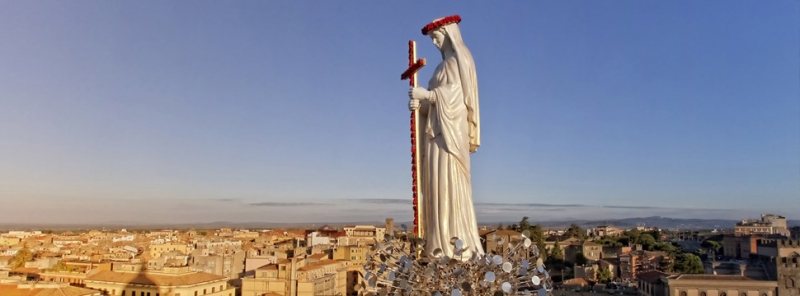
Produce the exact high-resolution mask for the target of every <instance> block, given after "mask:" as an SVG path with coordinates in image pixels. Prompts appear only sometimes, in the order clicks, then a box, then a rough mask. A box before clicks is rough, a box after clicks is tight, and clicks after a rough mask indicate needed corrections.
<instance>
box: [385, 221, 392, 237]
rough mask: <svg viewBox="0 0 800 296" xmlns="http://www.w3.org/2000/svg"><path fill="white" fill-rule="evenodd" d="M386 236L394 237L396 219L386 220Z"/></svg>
mask: <svg viewBox="0 0 800 296" xmlns="http://www.w3.org/2000/svg"><path fill="white" fill-rule="evenodd" d="M386 234H388V235H391V236H394V219H392V218H386Z"/></svg>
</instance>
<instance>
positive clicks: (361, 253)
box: [333, 246, 369, 264]
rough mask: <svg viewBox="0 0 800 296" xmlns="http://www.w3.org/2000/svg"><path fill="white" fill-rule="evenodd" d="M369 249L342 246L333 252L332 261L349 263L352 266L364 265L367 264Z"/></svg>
mask: <svg viewBox="0 0 800 296" xmlns="http://www.w3.org/2000/svg"><path fill="white" fill-rule="evenodd" d="M367 253H369V247H366V246H343V247H338V248H336V250H335V251H334V252H333V260H342V261H350V262H351V263H353V264H364V263H365V262H367Z"/></svg>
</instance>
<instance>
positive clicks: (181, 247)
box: [149, 244, 189, 259]
mask: <svg viewBox="0 0 800 296" xmlns="http://www.w3.org/2000/svg"><path fill="white" fill-rule="evenodd" d="M149 251H150V258H153V259H155V258H158V257H161V254H164V253H167V252H170V251H178V252H181V253H183V254H189V252H187V251H188V246H187V245H186V244H158V245H156V244H153V245H150V248H149Z"/></svg>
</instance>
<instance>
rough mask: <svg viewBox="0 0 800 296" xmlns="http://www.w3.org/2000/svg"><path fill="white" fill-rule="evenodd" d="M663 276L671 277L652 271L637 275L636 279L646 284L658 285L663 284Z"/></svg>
mask: <svg viewBox="0 0 800 296" xmlns="http://www.w3.org/2000/svg"><path fill="white" fill-rule="evenodd" d="M662 276H669V274H668V273H663V272H660V271H657V270H652V271H647V272H643V273H640V274H637V275H636V278H638V279H639V280H640V281H643V282H645V283H651V284H657V283H660V282H661V277H662Z"/></svg>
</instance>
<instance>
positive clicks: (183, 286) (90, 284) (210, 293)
mask: <svg viewBox="0 0 800 296" xmlns="http://www.w3.org/2000/svg"><path fill="white" fill-rule="evenodd" d="M84 283H85V285H86V287H87V288H91V289H95V290H99V291H103V292H104V293H106V295H110V296H148V295H149V296H202V295H205V296H234V295H235V294H236V293H235V292H236V291H235V290H236V289H235V288H234V287H230V286H228V282H227V278H225V277H222V276H218V275H213V274H208V273H202V272H191V271H189V268H188V267H180V268H165V270H163V271H160V272H152V271H151V272H146V271H145V272H124V271H99V272H97V273H95V274H93V275H89V276H87V277H86V279H85V280H84Z"/></svg>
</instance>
